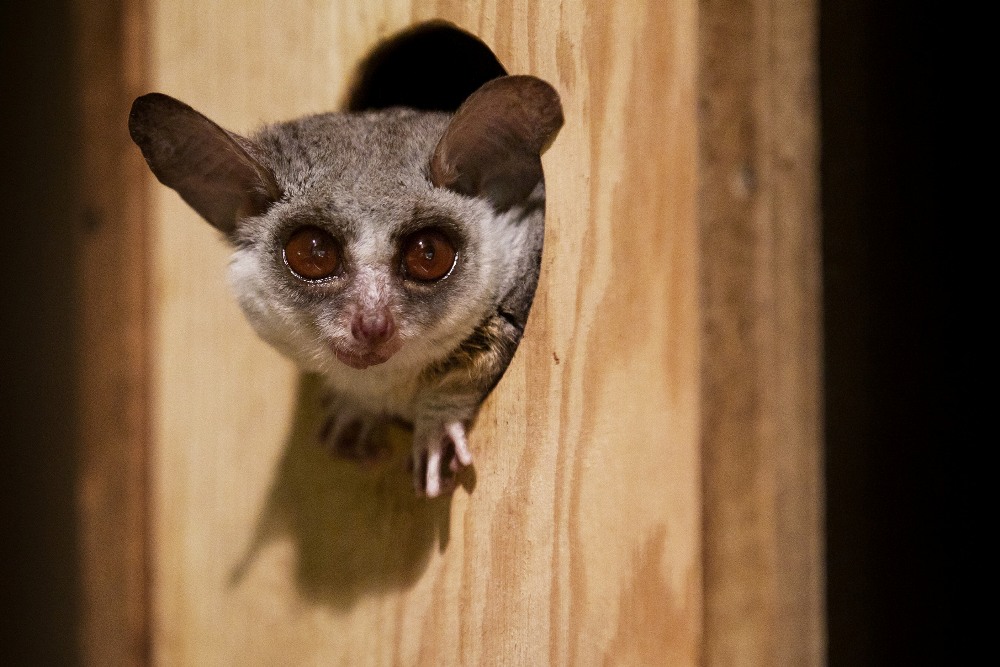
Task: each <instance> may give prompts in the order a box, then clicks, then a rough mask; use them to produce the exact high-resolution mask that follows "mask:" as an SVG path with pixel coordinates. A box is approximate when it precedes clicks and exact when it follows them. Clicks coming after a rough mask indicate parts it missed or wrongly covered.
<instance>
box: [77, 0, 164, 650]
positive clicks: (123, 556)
mask: <svg viewBox="0 0 1000 667" xmlns="http://www.w3.org/2000/svg"><path fill="white" fill-rule="evenodd" d="M143 9H144V5H143V3H142V2H138V1H136V0H121V1H118V2H107V3H89V2H78V3H75V6H74V13H75V16H74V18H75V19H76V24H77V35H78V37H77V43H76V45H75V52H76V56H77V60H76V67H77V72H78V77H79V82H80V85H79V90H80V93H81V94H80V104H79V108H78V113H79V119H80V120H79V131H80V137H81V139H82V145H83V151H82V155H81V157H80V160H81V164H82V169H81V172H80V183H79V210H78V211H76V213H78V215H79V216H80V219H79V223H78V224H79V227H78V229H79V236H80V238H79V242H78V243H77V244H76V247H78V248H79V249H80V256H79V258H78V265H77V268H78V270H79V272H80V285H81V288H80V290H81V293H80V299H81V307H80V309H79V311H78V312H79V318H80V324H79V332H80V333H79V335H80V343H79V350H80V354H79V361H78V364H79V365H78V368H79V373H78V376H79V377H80V378H81V384H80V387H79V388H78V392H79V393H78V396H79V403H80V408H79V415H80V462H79V466H80V480H79V487H78V488H79V510H78V511H79V517H80V524H81V529H80V534H81V540H82V544H81V548H80V554H81V559H82V563H81V573H82V574H81V578H82V584H83V590H82V591H81V614H80V616H81V619H82V622H81V628H80V640H81V645H82V646H81V653H82V657H83V660H84V662H86V664H94V665H127V664H143V663H145V662H148V658H149V624H148V609H149V599H148V592H149V586H148V583H149V582H148V575H149V570H148V556H149V553H148V549H147V543H146V537H147V535H148V526H147V523H146V519H147V517H146V501H147V499H148V495H149V490H148V488H147V472H148V470H147V454H148V451H149V401H148V396H149V395H148V390H149V373H148V362H149V355H150V354H151V351H150V343H151V339H150V329H151V327H150V318H149V309H148V302H149V298H148V297H149V294H148V287H149V282H148V281H149V277H150V274H149V268H148V258H149V253H148V246H147V239H148V230H149V217H148V213H149V203H148V198H147V193H148V187H147V185H148V179H147V178H146V176H145V175H144V174H143V170H144V169H145V164H144V163H143V161H142V156H140V155H138V154H137V153H136V152H135V150H134V147H133V145H132V142H131V141H129V138H128V132H127V131H126V130H125V125H124V123H125V119H126V118H127V116H128V109H129V105H130V104H131V103H132V99H133V98H134V97H135V96H136V95H137V94H139V93H140V92H141V87H142V86H143V85H144V83H145V78H146V70H145V66H146V63H147V60H146V50H145V46H144V43H145V36H146V34H145V27H146V26H145V17H144V14H143Z"/></svg>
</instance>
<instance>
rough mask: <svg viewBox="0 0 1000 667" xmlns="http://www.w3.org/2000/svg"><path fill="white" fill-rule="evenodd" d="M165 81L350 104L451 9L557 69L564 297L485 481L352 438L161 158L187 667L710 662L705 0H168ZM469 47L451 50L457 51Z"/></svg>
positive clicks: (158, 579) (223, 118) (162, 494)
mask: <svg viewBox="0 0 1000 667" xmlns="http://www.w3.org/2000/svg"><path fill="white" fill-rule="evenodd" d="M150 9H151V13H150V29H149V34H150V47H151V51H152V61H151V68H150V69H151V81H150V88H151V89H155V90H160V91H163V92H166V93H168V94H171V95H173V96H175V97H178V98H180V99H182V100H184V101H186V102H188V103H190V104H192V105H193V106H195V107H196V108H198V109H199V110H201V111H203V112H204V113H206V114H207V115H209V116H210V117H212V118H213V119H215V120H216V121H218V122H219V123H221V124H222V125H224V126H226V127H228V128H231V129H234V130H237V131H239V130H247V129H249V128H251V127H253V126H255V125H256V124H258V123H260V122H262V121H273V120H281V119H286V118H290V117H293V116H297V115H300V114H304V113H309V112H316V111H323V110H329V109H333V108H336V107H338V105H339V104H340V103H341V101H342V100H343V97H344V93H345V87H346V84H347V83H348V79H349V76H350V74H351V72H352V69H353V67H354V66H355V65H356V64H357V62H358V61H359V60H360V59H361V58H362V57H363V56H364V55H365V54H366V53H367V51H368V50H369V49H370V48H371V47H373V46H374V45H375V43H376V42H377V40H378V39H380V38H383V37H386V36H389V35H390V34H392V33H393V32H395V31H397V30H400V29H403V28H406V27H408V26H410V25H412V24H413V23H414V22H415V21H419V20H425V19H431V18H444V19H447V20H450V21H452V22H454V23H455V24H457V25H458V26H459V27H462V28H464V29H466V30H469V31H470V32H472V33H474V34H476V35H478V36H479V37H481V38H482V39H483V40H484V41H485V42H486V43H487V44H488V45H490V46H491V47H492V48H493V49H494V51H495V52H496V53H497V55H498V56H499V58H500V60H501V61H502V62H503V63H504V65H505V66H506V67H507V69H508V70H509V71H511V72H514V73H531V74H535V75H537V76H540V77H542V78H544V79H546V80H548V81H550V82H551V83H552V84H553V85H554V86H555V87H556V88H557V89H558V90H559V92H560V93H561V95H562V100H563V105H564V109H565V115H566V124H565V127H564V129H563V130H562V132H561V133H560V134H559V136H558V138H557V139H556V141H555V143H554V144H553V146H552V148H551V150H549V152H548V153H547V154H546V155H545V158H544V165H545V170H546V178H547V185H548V216H547V231H546V248H545V257H544V266H543V272H542V277H541V284H540V288H539V293H538V297H537V299H536V304H535V307H534V310H533V312H532V315H531V319H530V321H529V325H528V329H527V332H526V334H525V339H524V343H523V344H522V346H521V348H520V350H519V351H518V354H517V356H516V357H515V360H514V363H513V364H512V366H511V368H510V370H509V372H508V373H507V375H506V376H505V378H504V379H503V381H502V382H501V383H500V385H499V387H498V388H497V390H496V392H495V393H494V394H493V395H492V397H491V398H490V399H489V401H488V402H487V404H486V405H485V407H484V409H483V411H482V413H481V416H480V419H479V421H478V424H477V425H476V427H475V429H474V431H473V432H472V440H471V442H472V447H473V450H474V452H475V455H476V469H475V470H476V475H475V483H474V488H472V489H471V490H469V489H460V490H459V491H458V492H457V493H456V494H455V495H454V497H452V498H448V499H443V500H439V501H435V502H426V501H423V500H418V499H416V498H414V497H413V495H412V492H411V491H410V488H409V483H408V478H407V473H406V472H405V470H404V469H403V467H402V464H401V463H400V465H398V466H387V467H385V468H382V469H379V470H376V471H374V472H364V471H360V470H358V469H357V468H355V467H352V466H350V465H347V464H344V463H339V462H335V461H331V460H330V459H329V458H327V457H326V456H325V454H323V453H322V452H321V451H320V450H319V449H318V448H317V447H316V446H315V445H314V443H313V442H312V432H313V431H314V430H315V427H316V423H315V420H316V419H317V416H316V415H317V410H316V408H315V398H316V397H315V392H314V391H313V387H312V386H311V385H310V384H309V383H308V382H300V380H299V378H298V376H297V373H296V371H295V369H294V368H293V367H292V366H291V365H290V364H289V363H288V362H287V361H285V360H283V359H282V358H281V357H279V356H278V354H277V353H275V352H274V351H272V350H271V349H269V348H268V347H267V346H266V345H265V344H263V343H261V342H260V341H258V340H257V339H256V337H255V336H254V335H253V333H252V332H251V330H250V328H249V326H248V325H247V324H246V323H245V322H244V320H243V318H242V315H241V314H240V313H239V312H238V309H237V307H236V305H235V303H234V301H233V299H232V298H231V296H230V295H229V294H228V290H227V288H226V285H225V281H224V275H225V265H226V261H227V249H226V248H225V246H224V245H223V243H222V242H221V241H220V240H219V239H218V238H217V236H216V234H215V233H214V232H213V230H212V229H211V228H210V227H209V226H208V225H207V224H205V223H204V222H203V221H201V220H200V219H198V218H197V217H196V215H195V214H194V213H193V212H192V211H190V210H189V209H188V208H187V207H186V206H185V205H184V204H183V202H181V200H180V199H179V198H178V197H177V196H176V195H175V194H174V193H173V192H170V191H168V190H166V189H165V188H162V187H160V186H158V185H154V184H153V183H152V181H151V179H150V182H149V185H148V187H149V188H150V193H151V195H150V196H151V197H152V206H151V211H152V215H153V221H154V222H153V239H152V247H153V249H154V251H153V254H152V256H151V258H150V259H151V262H150V271H151V276H152V279H153V295H154V296H153V303H154V306H155V308H154V327H153V341H154V343H153V344H154V348H155V350H156V354H155V363H154V369H153V383H152V392H153V396H154V400H153V440H152V442H153V444H152V458H151V471H152V475H153V479H152V489H153V492H152V495H151V503H152V504H151V514H150V521H151V527H152V548H153V551H152V553H153V557H152V573H153V579H152V582H153V587H152V593H151V595H152V597H151V600H152V618H153V623H152V630H153V635H152V652H153V656H154V659H155V661H156V662H157V663H159V664H164V665H213V664H260V665H271V664H352V665H364V664H372V665H383V664H428V665H430V664H545V663H550V664H572V665H585V664H596V663H605V662H610V663H613V664H692V663H695V662H697V661H698V659H699V653H700V650H701V626H702V583H701V508H700V498H701V492H700V488H701V486H700V453H699V424H700V417H699V395H700V394H699V374H700V363H699V362H700V359H699V339H700V335H701V329H700V319H699V308H698V298H699V283H698V275H699V274H698V263H697V258H698V253H697V242H698V241H697V226H696V224H697V220H696V202H697V199H696V198H697V188H696V168H697V153H696V147H697V128H696V91H695V75H696V68H697V59H696V55H695V54H696V52H695V48H696V42H695V40H696V35H697V32H696V24H695V19H696V16H695V9H696V7H695V4H694V3H693V2H690V1H689V0H675V1H668V2H653V1H650V2H630V3H605V2H597V1H588V2H566V3H561V4H555V3H526V2H512V1H501V2H497V3H492V2H485V3H473V2H444V3H439V4H434V3H424V2H416V3H411V2H406V1H402V0H400V1H398V2H385V3H353V2H333V1H332V0H326V1H312V2H307V1H299V2H284V3H265V2H253V3H247V2H232V1H230V2H218V3H203V2H194V1H191V0H187V1H182V2H151V3H150ZM446 74H447V73H446V72H443V73H442V75H446Z"/></svg>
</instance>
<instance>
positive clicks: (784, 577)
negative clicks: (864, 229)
mask: <svg viewBox="0 0 1000 667" xmlns="http://www.w3.org/2000/svg"><path fill="white" fill-rule="evenodd" d="M700 36H701V49H700V54H701V60H700V65H699V71H700V81H699V97H700V101H699V105H700V108H701V115H700V124H701V127H700V129H699V133H700V141H699V145H700V149H701V160H700V162H701V182H700V200H701V234H702V251H701V258H702V284H703V287H702V290H703V292H702V293H703V297H704V347H703V356H702V359H703V369H704V374H703V378H704V386H703V393H702V396H703V401H702V406H703V412H702V432H703V448H704V450H703V463H704V507H705V552H704V561H705V661H706V663H707V664H723V665H729V664H749V665H816V664H821V663H823V662H824V650H825V642H824V637H825V633H824V625H823V619H824V613H823V604H824V598H823V563H822V516H823V515H822V508H823V503H822V496H823V494H822V470H821V451H822V450H821V445H822V443H821V431H820V429H821V415H820V401H821V398H820V387H821V372H820V365H819V360H820V340H819V331H820V313H821V310H820V285H819V276H820V271H819V262H820V255H819V213H818V185H819V179H818V173H817V168H818V157H817V151H818V134H817V110H816V108H817V90H816V76H817V61H816V5H815V3H813V2H786V1H783V0H782V1H779V2H758V1H754V0H744V1H741V2H721V1H711V0H707V1H703V2H701V3H700Z"/></svg>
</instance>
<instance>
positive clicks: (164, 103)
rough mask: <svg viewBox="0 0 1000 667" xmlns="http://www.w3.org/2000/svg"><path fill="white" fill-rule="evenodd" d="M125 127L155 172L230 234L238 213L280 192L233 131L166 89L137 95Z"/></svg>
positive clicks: (254, 211)
mask: <svg viewBox="0 0 1000 667" xmlns="http://www.w3.org/2000/svg"><path fill="white" fill-rule="evenodd" d="M128 129H129V134H130V135H131V136H132V141H134V142H135V143H136V144H137V145H138V146H139V148H140V149H142V155H143V157H145V158H146V163H147V164H148V165H149V168H150V169H152V170H153V173H154V174H155V175H156V178H158V179H159V181H160V182H161V183H163V184H164V185H166V186H167V187H170V188H173V189H174V190H176V191H177V192H178V194H180V196H181V197H182V198H183V199H184V201H186V202H187V203H188V204H190V206H191V208H193V209H194V210H195V211H197V212H198V213H199V214H200V215H201V217H203V218H205V220H208V222H210V223H211V224H212V226H214V227H216V228H217V229H219V230H221V231H222V232H224V233H225V234H227V235H228V236H230V237H231V236H232V234H233V232H234V231H235V229H236V223H237V222H238V221H239V220H240V219H241V218H245V217H247V216H252V215H260V214H261V213H263V212H264V211H266V210H267V209H268V207H269V206H270V205H271V204H273V203H274V202H275V201H277V199H278V198H279V197H280V196H281V191H280V189H279V188H278V184H277V183H276V182H275V180H274V175H273V174H272V173H271V171H270V170H269V169H268V168H267V167H265V166H264V165H262V164H261V163H260V162H258V161H257V160H256V159H254V158H253V157H252V156H251V155H250V154H249V153H247V151H246V150H245V149H244V148H243V147H242V146H240V144H239V143H237V137H236V135H233V134H230V133H229V132H227V131H226V130H224V129H222V128H221V127H219V126H218V125H216V124H215V123H213V122H212V121H211V120H209V119H208V118H206V117H205V116H203V115H202V114H200V113H198V112H197V111H195V110H194V109H192V108H191V107H189V106H188V105H186V104H184V103H183V102H181V101H179V100H175V99H174V98H172V97H170V96H169V95H163V94H162V93H150V94H148V95H143V96H142V97H139V98H137V99H136V100H135V102H133V103H132V111H131V113H129V117H128ZM239 139H240V141H242V142H247V140H246V139H242V138H239ZM247 143H249V142H247Z"/></svg>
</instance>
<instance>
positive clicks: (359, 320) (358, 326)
mask: <svg viewBox="0 0 1000 667" xmlns="http://www.w3.org/2000/svg"><path fill="white" fill-rule="evenodd" d="M394 333H396V323H395V322H393V320H392V313H390V312H389V310H388V309H384V310H379V311H375V312H360V313H357V314H356V315H355V316H354V321H353V322H351V334H352V335H353V336H354V338H355V339H356V340H357V341H358V342H359V343H365V344H367V345H370V346H372V347H374V346H376V345H379V344H381V343H384V342H386V341H387V340H389V339H390V338H392V335H393V334H394Z"/></svg>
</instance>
